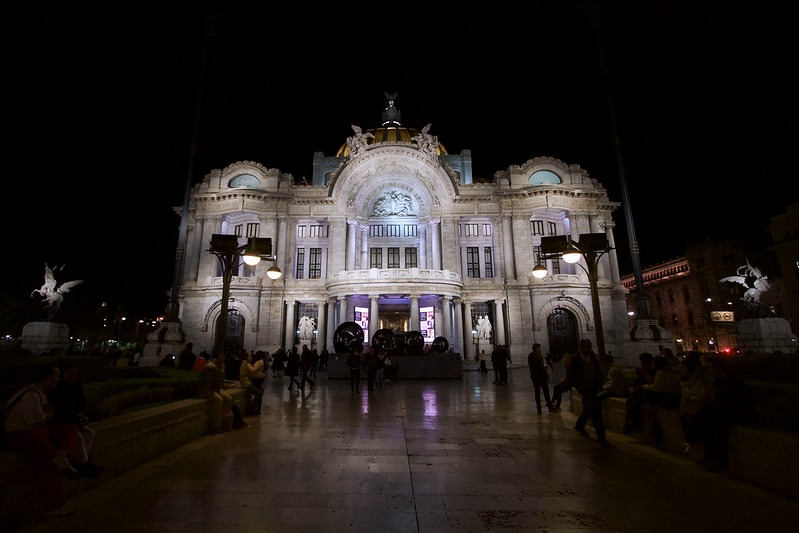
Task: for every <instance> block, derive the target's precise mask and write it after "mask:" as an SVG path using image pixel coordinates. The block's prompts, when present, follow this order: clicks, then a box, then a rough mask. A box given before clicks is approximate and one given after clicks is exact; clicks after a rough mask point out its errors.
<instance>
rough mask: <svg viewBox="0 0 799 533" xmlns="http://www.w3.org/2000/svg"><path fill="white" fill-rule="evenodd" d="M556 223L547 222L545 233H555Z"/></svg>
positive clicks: (556, 231) (556, 229) (556, 230)
mask: <svg viewBox="0 0 799 533" xmlns="http://www.w3.org/2000/svg"><path fill="white" fill-rule="evenodd" d="M557 234H558V225H557V224H555V223H554V222H547V235H557Z"/></svg>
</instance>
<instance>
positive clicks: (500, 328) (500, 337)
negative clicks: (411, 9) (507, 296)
mask: <svg viewBox="0 0 799 533" xmlns="http://www.w3.org/2000/svg"><path fill="white" fill-rule="evenodd" d="M504 302H505V300H494V339H495V344H506V342H505V315H504V314H503V312H502V304H503V303H504Z"/></svg>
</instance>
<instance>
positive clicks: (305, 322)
mask: <svg viewBox="0 0 799 533" xmlns="http://www.w3.org/2000/svg"><path fill="white" fill-rule="evenodd" d="M315 326H316V321H315V320H314V319H313V317H310V316H303V317H302V318H300V340H301V341H309V340H312V339H313V329H314V327H315Z"/></svg>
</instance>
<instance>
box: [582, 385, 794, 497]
mask: <svg viewBox="0 0 799 533" xmlns="http://www.w3.org/2000/svg"><path fill="white" fill-rule="evenodd" d="M571 410H572V412H573V413H575V414H579V413H580V411H581V410H582V401H581V399H580V395H579V394H578V393H577V392H576V391H574V390H572V392H571ZM626 413H627V404H626V399H625V398H608V399H607V400H605V401H604V402H603V405H602V420H603V422H604V423H605V429H606V430H607V431H612V432H615V433H621V429H622V427H623V426H624V419H625V416H626ZM644 420H645V422H644V427H643V430H642V431H641V432H640V433H635V434H632V435H626V437H629V438H631V439H637V440H638V441H640V442H642V443H644V444H650V445H652V446H657V448H658V449H660V450H663V451H666V452H669V453H674V454H679V455H681V456H683V457H687V458H689V459H691V460H698V459H700V458H701V457H702V455H703V453H704V451H703V450H702V449H701V446H698V447H697V448H695V449H692V450H691V451H689V452H688V453H685V452H683V448H682V443H683V441H684V440H685V439H683V435H682V428H681V427H680V413H679V411H678V410H676V409H654V410H652V411H650V412H648V413H646V415H645V416H644ZM653 420H657V422H658V423H659V425H660V427H661V428H663V439H662V441H661V442H660V444H659V445H658V444H657V443H656V442H655V439H654V437H653V436H652V424H651V422H652V421H653ZM796 450H799V434H796V433H788V432H784V431H778V430H772V429H767V428H761V427H754V426H736V427H733V428H732V429H731V430H730V466H729V470H728V471H729V473H730V475H732V476H733V477H735V478H738V479H740V480H742V481H746V482H748V483H752V484H753V485H757V486H760V487H762V488H764V489H767V490H770V491H773V492H776V493H779V494H782V495H785V496H788V497H791V498H796V499H799V483H797V482H796V480H797V479H799V463H797V462H796V460H795V457H796Z"/></svg>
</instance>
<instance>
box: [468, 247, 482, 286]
mask: <svg viewBox="0 0 799 533" xmlns="http://www.w3.org/2000/svg"><path fill="white" fill-rule="evenodd" d="M466 276H468V277H470V278H479V277H480V248H478V247H477V246H469V247H467V248H466Z"/></svg>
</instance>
